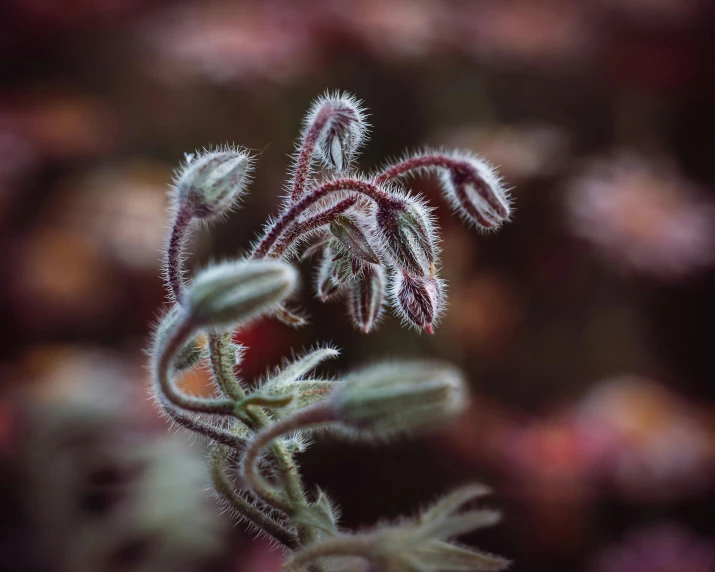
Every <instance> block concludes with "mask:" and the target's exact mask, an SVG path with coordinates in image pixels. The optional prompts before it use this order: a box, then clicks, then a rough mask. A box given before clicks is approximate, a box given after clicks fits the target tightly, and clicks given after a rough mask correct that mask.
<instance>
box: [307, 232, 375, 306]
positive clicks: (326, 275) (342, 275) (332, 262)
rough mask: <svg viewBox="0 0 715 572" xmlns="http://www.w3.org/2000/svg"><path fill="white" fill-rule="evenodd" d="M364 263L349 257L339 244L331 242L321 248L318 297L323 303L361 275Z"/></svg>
mask: <svg viewBox="0 0 715 572" xmlns="http://www.w3.org/2000/svg"><path fill="white" fill-rule="evenodd" d="M366 265H367V263H364V262H363V261H362V260H360V259H358V258H354V257H352V256H350V254H349V253H348V251H347V250H345V248H343V247H342V246H341V245H340V243H336V241H334V240H331V241H330V242H329V243H328V244H327V245H325V247H324V248H323V258H322V260H321V263H320V267H319V268H318V281H317V288H318V296H319V297H320V299H321V300H322V301H323V302H325V301H326V300H329V299H330V298H332V297H333V296H335V295H336V294H338V292H340V290H341V289H342V288H344V287H345V286H346V285H347V284H348V283H349V282H351V281H352V280H353V279H354V278H355V277H356V276H359V275H360V274H362V272H363V269H364V267H365V266H366Z"/></svg>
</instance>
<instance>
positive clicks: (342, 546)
mask: <svg viewBox="0 0 715 572" xmlns="http://www.w3.org/2000/svg"><path fill="white" fill-rule="evenodd" d="M374 548H375V537H374V535H372V534H355V535H351V536H332V537H328V538H324V539H322V540H319V541H317V542H314V543H313V544H311V545H310V546H306V547H305V548H303V549H301V550H299V551H298V552H296V553H295V555H294V556H293V558H291V559H290V560H289V561H288V562H287V564H286V569H287V570H289V571H290V572H299V571H301V570H303V569H304V568H305V566H307V565H309V564H310V563H311V562H314V561H315V560H317V559H319V558H327V557H330V556H357V557H360V558H365V559H366V560H367V559H370V558H371V557H372V555H373V552H374Z"/></svg>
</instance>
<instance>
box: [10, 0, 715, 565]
mask: <svg viewBox="0 0 715 572" xmlns="http://www.w3.org/2000/svg"><path fill="white" fill-rule="evenodd" d="M712 24H713V9H712V7H710V6H709V5H708V3H707V2H705V1H704V0H703V1H698V0H590V1H588V2H586V1H578V0H571V1H569V0H547V1H543V2H534V1H529V0H484V1H474V2H468V1H463V2H458V1H453V2H449V1H427V0H424V1H415V2H408V1H406V0H405V1H398V0H384V1H378V0H372V1H367V0H366V1H358V2H330V1H329V0H315V1H305V2H289V1H287V0H286V1H278V0H269V1H264V2H258V1H256V2H241V3H233V2H228V1H225V2H220V1H212V2H193V3H192V2H185V3H178V2H163V1H158V0H157V1H153V2H148V1H147V2H141V1H139V0H135V1H130V0H124V1H123V0H103V1H90V0H63V1H57V2H42V1H39V0H35V1H31V0H28V1H21V0H6V1H5V2H3V3H2V4H1V5H0V78H1V81H0V262H1V266H0V267H1V268H2V275H1V280H0V320H1V321H2V324H3V333H4V336H3V338H4V343H3V344H2V347H1V349H0V356H1V359H2V361H1V362H0V377H1V380H0V384H1V385H0V467H1V468H2V477H1V479H2V481H1V483H0V486H1V489H0V515H2V516H0V569H2V570H13V571H14V570H18V571H30V570H32V571H45V570H47V571H54V570H72V571H74V570H84V569H87V570H105V569H106V570H117V571H119V570H122V571H123V570H145V569H146V570H149V569H151V570H163V569H167V570H169V569H172V570H176V569H177V568H178V569H181V570H183V569H186V570H203V569H212V570H213V569H216V570H241V571H247V572H250V571H253V570H274V569H275V570H278V569H279V563H278V561H277V560H276V557H275V555H274V556H271V555H266V549H267V545H266V544H265V543H264V542H263V541H258V542H254V543H250V542H249V536H248V535H247V534H246V533H245V532H244V530H243V528H242V526H241V525H238V526H231V524H230V523H229V522H228V518H227V517H225V516H224V517H219V516H217V513H218V511H217V509H216V508H215V506H214V504H213V501H212V500H211V498H210V497H209V495H208V493H205V489H206V487H207V486H208V485H207V484H206V483H205V482H204V481H202V478H204V477H203V475H202V473H201V466H202V465H201V464H200V459H201V457H202V455H203V452H202V450H201V446H200V444H198V443H196V444H194V445H192V446H189V443H190V442H192V441H193V439H192V438H190V436H189V435H187V434H184V433H181V432H179V433H178V434H176V432H175V431H172V432H169V431H167V430H166V429H167V427H166V426H164V425H163V423H162V421H161V420H158V419H157V418H156V414H155V412H154V411H153V409H152V408H151V404H150V403H148V402H147V399H146V391H145V390H146V378H147V375H146V371H145V369H144V365H145V362H146V356H145V354H144V353H143V348H144V346H145V345H146V341H147V339H148V336H149V332H150V327H151V324H152V322H153V320H154V319H155V318H156V316H157V315H158V313H159V310H160V308H161V306H162V304H163V303H164V293H163V290H162V284H161V281H160V278H159V259H160V249H161V247H162V244H163V240H164V231H165V229H166V225H167V218H166V214H165V208H166V206H167V202H166V189H167V186H168V184H169V183H170V181H171V175H172V170H173V169H174V168H175V167H176V166H177V165H178V163H179V162H180V161H181V160H182V159H183V154H184V153H185V152H191V151H193V150H194V149H197V148H201V147H204V146H209V145H218V144H222V143H224V142H229V143H236V144H240V145H244V146H246V147H248V148H250V149H252V150H253V151H254V152H255V153H256V154H257V155H258V157H259V162H258V169H257V172H256V176H255V181H254V183H253V184H252V186H251V192H250V195H249V196H248V198H247V199H246V201H245V202H244V207H243V208H242V209H241V210H239V211H238V212H236V213H235V214H233V215H232V216H231V217H230V219H229V220H227V221H225V222H221V223H218V224H215V225H212V227H211V229H210V232H208V231H206V230H203V231H201V232H199V233H198V234H197V237H196V240H195V241H194V243H193V244H192V248H191V250H192V252H193V253H194V255H193V256H192V258H191V264H198V265H201V264H205V263H206V262H207V261H209V260H212V259H221V258H223V257H229V256H235V255H237V254H238V253H239V252H242V251H243V250H244V249H246V248H247V246H248V244H249V242H250V240H252V239H253V238H254V237H255V234H256V232H258V231H259V230H260V228H261V226H262V224H263V222H264V221H265V219H266V217H267V216H268V215H269V214H270V213H273V212H275V210H276V206H277V201H278V198H279V196H280V194H281V193H282V184H283V182H284V180H285V176H286V169H287V166H288V163H289V160H288V157H287V156H288V154H289V153H290V152H291V151H292V149H293V145H294V141H295V140H296V138H297V136H298V133H299V129H300V125H301V120H302V116H303V114H304V113H305V111H306V110H307V108H308V107H309V105H310V103H311V101H312V100H313V99H314V98H315V97H316V96H318V95H319V94H321V93H323V92H324V91H325V90H326V89H341V90H346V91H348V92H351V93H353V94H355V95H356V96H357V97H358V98H360V99H362V100H363V101H364V102H365V105H366V107H367V108H368V109H369V112H370V114H371V115H370V122H371V124H372V125H373V128H372V137H371V140H370V142H369V143H368V144H367V145H366V147H365V149H364V152H363V154H362V156H361V159H360V165H361V167H363V168H365V169H366V170H367V169H370V168H372V167H373V166H375V165H378V164H380V163H382V162H384V161H385V160H386V159H388V158H391V157H395V156H399V155H400V154H401V153H402V152H403V151H404V150H405V149H407V148H412V149H417V148H419V147H420V146H423V145H430V146H459V147H465V148H468V149H471V150H473V151H475V152H478V153H481V154H482V155H483V156H484V157H485V158H487V159H488V160H490V161H492V162H493V163H495V164H496V165H498V166H500V172H501V173H502V174H503V175H504V177H505V179H506V182H507V184H509V185H510V186H513V191H512V194H513V197H514V199H515V203H514V205H515V209H516V210H515V216H514V219H513V222H511V223H510V224H507V225H505V226H504V227H503V228H502V229H500V231H499V232H498V233H496V234H486V235H485V234H479V233H477V232H475V231H473V230H470V229H467V228H466V227H464V226H463V225H462V224H461V223H460V222H459V221H458V220H457V219H456V218H455V217H452V216H449V213H448V209H447V208H446V207H445V205H444V203H443V202H442V201H441V199H440V196H439V192H438V189H437V186H436V184H435V181H433V180H431V179H425V180H416V181H414V182H412V183H411V186H412V188H414V189H415V190H418V191H421V192H423V193H424V194H425V195H426V196H427V197H428V198H429V200H430V202H432V204H434V205H436V206H438V207H439V208H438V211H437V214H438V217H439V223H440V226H441V228H442V233H443V238H444V243H443V248H444V253H443V275H444V277H445V278H446V279H447V280H448V281H449V285H450V286H449V293H450V305H449V309H448V312H447V314H446V316H445V318H444V321H443V323H442V324H440V327H438V328H437V332H436V335H435V336H434V337H430V336H425V335H422V336H418V335H417V334H415V333H414V332H412V331H408V330H405V329H400V327H399V323H398V321H397V320H396V319H395V318H393V317H389V318H388V319H387V320H386V322H385V323H384V324H383V326H382V327H381V328H380V329H379V330H378V331H377V332H376V333H375V334H372V335H370V336H364V335H361V334H359V333H358V332H356V331H354V330H352V329H351V326H350V323H349V319H348V318H347V316H345V311H344V309H343V308H342V306H340V305H328V306H325V305H322V304H320V303H318V302H317V301H316V300H315V299H311V296H310V292H309V276H310V274H311V272H312V270H311V269H310V268H309V265H308V264H306V265H305V268H304V277H305V284H304V288H303V299H304V303H305V305H306V307H307V308H308V309H309V312H310V314H311V317H312V320H311V324H310V325H309V326H307V327H305V328H303V329H301V330H298V331H294V330H291V329H289V328H287V327H284V326H282V325H281V324H279V323H277V322H273V321H271V322H262V323H260V324H258V325H256V326H255V327H252V328H251V329H249V330H248V331H245V332H242V333H241V334H240V339H241V341H243V342H244V343H246V344H247V345H249V346H250V348H251V349H250V351H249V352H248V354H247V357H246V363H245V366H244V368H243V373H244V375H245V376H246V377H248V378H249V379H250V378H252V377H254V378H255V377H259V376H260V375H261V374H262V373H263V372H264V371H265V370H266V369H267V368H268V367H269V366H273V365H275V364H277V363H279V362H280V359H281V357H282V356H285V355H289V354H290V352H291V349H300V348H301V347H309V346H311V345H313V344H314V343H315V342H317V341H332V342H334V343H335V344H336V345H337V346H339V347H341V348H343V354H342V356H341V358H340V360H339V361H338V362H337V363H336V364H334V365H331V366H330V367H329V368H328V369H329V371H330V372H332V373H338V372H343V371H346V370H349V369H350V368H351V367H354V366H356V365H358V364H360V363H362V362H365V361H369V360H371V359H374V358H376V357H381V356H388V355H402V356H420V355H430V356H436V357H443V358H446V359H449V360H451V361H454V362H455V363H457V364H458V365H459V366H460V367H462V368H463V369H464V371H465V372H466V373H467V375H468V378H469V380H470V383H471V386H472V391H473V396H474V405H473V406H472V408H471V409H470V411H469V413H468V414H467V415H465V416H464V418H462V419H460V420H459V421H458V422H457V423H455V424H454V426H452V427H449V428H446V429H445V430H443V431H441V432H439V433H438V434H436V435H430V436H427V437H423V438H419V439H413V440H404V441H401V442H399V443H396V444H392V445H386V446H384V447H383V446H380V447H365V446H354V445H346V444H344V443H338V442H337V441H331V440H321V441H320V442H319V443H318V444H316V445H315V446H314V447H313V448H311V450H310V451H309V452H308V453H306V454H305V455H304V457H303V468H304V473H305V476H306V480H307V481H308V482H309V483H315V484H319V485H320V486H321V487H323V488H325V489H326V490H327V491H329V492H330V493H332V496H333V497H334V498H335V499H336V500H337V501H338V503H339V504H340V505H341V506H342V507H343V515H344V524H345V525H346V526H366V525H369V524H372V523H373V522H375V521H376V520H377V519H378V518H380V517H389V518H394V517H396V516H398V515H399V514H403V513H413V512H414V511H415V510H416V508H417V507H418V506H423V505H424V504H425V503H426V502H428V501H429V500H431V499H433V498H435V496H436V495H438V494H439V493H440V492H442V491H444V490H446V489H448V488H449V487H452V486H456V485H458V484H461V483H464V482H467V481H470V480H478V481H482V482H485V483H488V484H489V485H490V486H492V487H493V488H494V489H495V495H494V497H493V498H492V499H491V500H490V501H489V503H488V504H490V506H494V507H499V508H500V509H502V510H503V513H504V521H503V522H502V523H501V524H500V525H498V526H497V527H495V528H494V529H492V530H488V531H484V532H483V533H479V534H476V535H474V536H473V537H470V538H468V539H466V540H467V541H469V543H474V544H476V545H478V546H480V547H483V548H484V549H485V550H488V551H490V552H495V553H498V554H503V555H505V556H507V557H509V558H511V559H513V560H514V562H515V563H514V569H516V570H523V571H525V572H527V571H537V570H538V571H540V570H549V571H553V572H559V571H567V570H568V571H573V570H584V571H597V572H604V571H614V572H631V571H633V572H676V571H677V572H680V571H681V570H682V571H683V572H685V571H688V572H705V571H706V570H715V536H714V535H715V531H714V530H713V525H712V511H713V508H715V503H714V500H715V499H714V497H713V489H712V486H711V485H712V479H713V459H714V458H715V440H714V437H715V433H714V429H715V418H714V417H713V400H714V399H715V389H714V386H713V378H714V376H713V373H715V365H713V364H714V362H713V358H712V351H713V350H712V348H713V341H714V338H713V334H712V324H713V322H715V296H713V293H714V289H713V286H714V285H715V280H714V277H715V274H714V273H713V268H712V265H713V264H712V263H713V262H715V215H714V214H713V212H715V207H714V206H713V205H714V204H715V203H714V201H715V197H713V194H714V193H713V188H714V186H715V167H714V165H715V161H714V160H713V159H715V135H714V133H715V111H714V108H713V101H715V76H714V74H713V70H714V69H715V67H714V66H713V61H714V59H713V56H714V55H715V54H714V53H713V50H714V47H715V35H713V34H712ZM343 317H344V319H343ZM194 377H195V379H192V380H190V382H191V383H192V384H193V385H192V387H193V388H194V389H196V390H197V391H198V390H201V388H205V387H206V385H207V379H206V376H205V375H202V374H200V373H197V374H196V375H195V376H194ZM197 467H198V469H197ZM68 547H73V548H71V549H70V548H68Z"/></svg>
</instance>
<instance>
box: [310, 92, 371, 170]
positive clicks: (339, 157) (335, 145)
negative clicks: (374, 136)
mask: <svg viewBox="0 0 715 572" xmlns="http://www.w3.org/2000/svg"><path fill="white" fill-rule="evenodd" d="M307 125H308V130H309V131H310V128H311V127H313V128H316V129H318V133H317V139H316V150H317V152H318V156H319V157H320V158H321V159H322V161H323V163H324V164H325V166H326V167H327V168H329V169H332V170H333V171H335V172H337V173H342V172H345V171H347V170H348V169H349V168H350V163H351V162H352V160H353V159H354V157H355V154H356V152H357V150H358V148H359V147H360V145H361V144H362V143H363V140H364V139H365V134H366V131H367V122H366V121H365V113H364V111H363V109H362V107H361V105H360V102H359V101H357V100H356V99H355V98H353V97H352V96H347V95H340V94H335V95H326V96H325V97H322V98H320V99H319V100H318V101H317V102H316V103H315V105H314V106H313V109H312V110H311V112H310V114H309V115H308V119H307ZM309 131H308V132H309Z"/></svg>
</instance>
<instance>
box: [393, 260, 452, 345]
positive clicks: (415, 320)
mask: <svg viewBox="0 0 715 572" xmlns="http://www.w3.org/2000/svg"><path fill="white" fill-rule="evenodd" d="M392 288H393V303H394V306H395V309H396V310H397V311H398V313H399V314H400V315H401V317H402V318H403V319H405V320H406V321H407V322H409V323H410V324H412V325H414V326H416V327H417V328H420V329H423V330H424V331H426V332H427V333H428V334H433V333H434V326H433V325H434V322H435V321H436V320H437V318H438V317H439V315H440V313H441V311H442V308H443V305H444V291H443V290H444V287H443V284H442V281H441V280H439V279H438V278H429V277H422V276H412V275H410V274H406V273H404V272H399V271H398V272H396V273H395V275H394V277H393V284H392Z"/></svg>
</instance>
